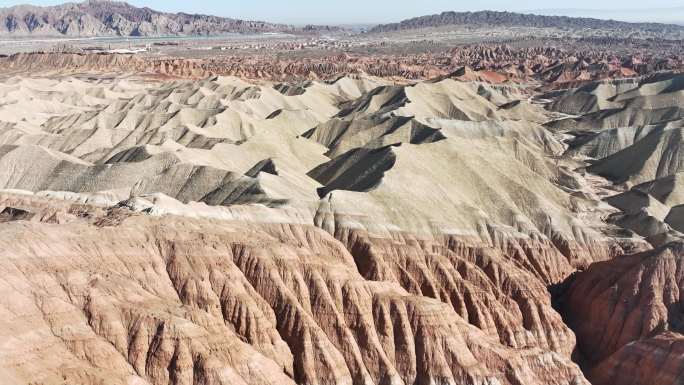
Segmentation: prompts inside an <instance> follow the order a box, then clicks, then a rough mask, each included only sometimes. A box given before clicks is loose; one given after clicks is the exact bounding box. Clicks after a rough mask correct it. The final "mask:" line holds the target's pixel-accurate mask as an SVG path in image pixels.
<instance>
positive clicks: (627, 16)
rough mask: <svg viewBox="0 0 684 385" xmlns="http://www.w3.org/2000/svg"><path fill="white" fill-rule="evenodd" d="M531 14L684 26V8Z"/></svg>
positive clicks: (551, 11)
mask: <svg viewBox="0 0 684 385" xmlns="http://www.w3.org/2000/svg"><path fill="white" fill-rule="evenodd" d="M530 13H534V14H537V15H563V16H570V17H591V18H597V19H613V20H620V21H628V22H633V23H639V22H653V23H669V24H679V25H684V7H673V8H643V9H629V8H628V9H581V8H557V9H555V8H551V9H538V10H533V11H531V12H530Z"/></svg>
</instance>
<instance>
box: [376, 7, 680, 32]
mask: <svg viewBox="0 0 684 385" xmlns="http://www.w3.org/2000/svg"><path fill="white" fill-rule="evenodd" d="M449 25H469V26H493V25H500V26H512V27H515V26H518V27H537V28H592V29H605V30H621V31H624V30H632V29H633V30H642V31H649V32H655V33H672V32H681V31H684V27H682V26H679V25H673V24H658V23H628V22H624V21H615V20H605V19H594V18H586V17H568V16H542V15H533V14H522V13H514V12H497V11H479V12H443V13H441V14H436V15H428V16H420V17H415V18H411V19H407V20H403V21H401V22H398V23H391V24H381V25H378V26H376V27H374V28H373V29H372V30H371V32H392V31H401V30H410V29H418V28H428V27H441V26H449Z"/></svg>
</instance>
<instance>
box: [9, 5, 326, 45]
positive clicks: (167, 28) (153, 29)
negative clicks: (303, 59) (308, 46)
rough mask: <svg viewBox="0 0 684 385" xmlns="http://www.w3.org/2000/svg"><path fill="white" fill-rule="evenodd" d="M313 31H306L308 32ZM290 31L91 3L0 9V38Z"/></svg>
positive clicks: (276, 26)
mask: <svg viewBox="0 0 684 385" xmlns="http://www.w3.org/2000/svg"><path fill="white" fill-rule="evenodd" d="M312 29H315V28H312V27H309V29H308V30H312ZM297 30H298V29H296V28H295V27H292V26H289V25H284V24H271V23H266V22H262V21H245V20H238V19H231V18H224V17H216V16H208V15H190V14H186V13H165V12H158V11H155V10H152V9H150V8H147V7H144V8H138V7H134V6H132V5H129V4H127V3H124V2H114V1H102V0H91V1H86V2H83V3H66V4H62V5H57V6H50V7H37V6H30V5H19V6H15V7H11V8H0V36H12V37H22V36H69V37H92V36H164V35H166V36H168V35H187V36H192V35H212V34H221V33H230V32H241V33H248V32H257V33H258V32H294V31H297Z"/></svg>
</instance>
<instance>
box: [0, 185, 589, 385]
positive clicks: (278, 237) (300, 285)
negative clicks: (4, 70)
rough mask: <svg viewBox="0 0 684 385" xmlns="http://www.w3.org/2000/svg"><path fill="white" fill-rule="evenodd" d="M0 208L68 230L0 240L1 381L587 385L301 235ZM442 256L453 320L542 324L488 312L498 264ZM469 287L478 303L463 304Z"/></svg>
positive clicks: (554, 356) (332, 245)
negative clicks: (56, 220) (49, 217)
mask: <svg viewBox="0 0 684 385" xmlns="http://www.w3.org/2000/svg"><path fill="white" fill-rule="evenodd" d="M2 200H3V203H2V204H3V205H7V206H12V207H15V208H17V209H19V208H21V209H23V210H25V211H27V212H31V211H32V212H34V213H35V214H36V215H37V218H40V217H44V215H43V213H44V212H45V210H46V207H58V208H60V210H61V212H62V213H63V215H64V216H65V217H68V218H70V219H68V221H67V222H69V223H63V224H62V225H59V226H54V225H53V226H50V225H47V224H45V223H42V222H40V221H38V220H33V221H31V222H27V221H12V222H8V223H5V224H3V225H1V226H0V234H1V235H2V237H0V243H1V244H2V248H1V250H2V252H1V255H2V257H1V258H0V270H1V271H2V273H3V274H2V276H3V279H2V281H0V285H2V292H3V293H4V294H5V295H3V299H2V300H1V301H2V305H3V306H2V312H3V317H2V319H3V326H4V327H3V329H2V330H3V339H4V340H5V343H4V348H3V349H2V355H1V356H0V357H1V359H0V368H1V369H0V372H2V373H3V374H6V376H5V380H6V381H7V383H17V384H19V383H24V382H25V381H27V380H28V381H34V382H35V381H38V382H41V383H61V382H62V381H67V382H69V383H83V384H94V383H101V382H103V381H105V382H107V383H121V384H124V383H139V384H148V383H149V384H169V383H172V384H193V383H195V384H235V383H239V384H287V383H294V382H296V383H319V384H350V383H367V384H373V383H375V384H382V383H392V384H404V383H406V384H408V383H435V382H439V383H445V384H446V383H451V384H485V383H487V384H493V383H497V384H522V383H524V384H584V383H586V381H585V380H584V379H583V377H582V374H581V373H580V371H579V369H578V368H577V366H575V365H574V364H573V363H571V362H570V360H569V357H568V355H567V352H566V351H565V350H566V349H559V350H562V352H560V353H555V352H552V351H549V350H546V349H541V348H539V347H535V344H534V343H530V344H526V343H525V340H524V338H527V340H529V341H534V340H535V338H534V337H536V336H533V333H527V335H526V336H521V335H519V334H517V331H514V330H511V331H507V332H509V333H510V335H509V337H510V338H514V339H515V338H517V340H515V341H516V343H517V344H518V345H520V346H517V347H510V346H506V345H507V344H502V343H501V341H500V340H501V338H496V336H495V331H494V330H491V329H489V330H488V328H486V327H483V328H482V329H478V328H477V327H474V326H473V325H471V324H469V323H468V321H467V320H466V319H465V318H464V317H462V316H461V315H459V314H458V313H457V312H456V311H454V309H453V307H452V305H450V304H449V303H445V302H442V301H439V300H437V299H434V298H429V297H430V295H419V294H417V293H411V292H409V291H407V290H405V289H404V288H402V286H401V285H399V284H398V283H396V282H392V281H381V280H373V279H368V278H367V277H364V276H362V275H361V274H359V273H358V271H357V265H356V263H355V260H354V256H352V255H350V254H349V253H348V252H347V251H346V249H345V248H344V246H343V245H342V244H340V243H339V242H338V241H336V240H335V239H334V238H333V237H331V236H330V235H329V234H327V233H326V232H324V231H322V230H319V229H317V228H315V227H313V226H304V225H290V224H272V225H264V224H261V225H260V224H250V223H248V222H242V223H235V222H232V223H231V222H227V221H211V220H206V219H205V220H191V219H182V218H173V217H166V218H164V219H157V218H154V217H150V216H145V215H133V216H131V214H130V211H128V210H126V209H115V210H110V211H107V212H105V211H103V210H102V209H96V208H92V207H89V206H84V205H72V204H68V203H66V202H63V203H59V202H58V203H56V204H55V205H54V206H52V205H50V204H49V203H46V199H45V198H37V197H26V196H16V195H4V196H3V198H2ZM79 218H80V219H79ZM452 253H453V254H451V259H452V260H453V261H457V260H459V259H460V260H461V262H460V267H451V269H452V271H451V272H450V273H448V275H449V276H450V277H451V279H450V281H451V282H453V285H454V286H453V288H456V287H458V286H460V287H463V288H464V289H465V290H464V292H463V295H464V296H465V299H463V300H462V302H464V303H465V304H466V305H467V307H468V310H467V312H468V315H466V316H465V317H468V318H469V319H474V318H478V317H479V318H481V319H482V320H483V321H484V320H486V319H487V318H488V317H491V318H494V319H496V318H497V317H498V318H499V319H501V320H503V318H504V317H511V318H515V314H512V315H506V314H504V312H505V311H512V312H513V313H518V314H519V315H522V316H523V317H524V318H526V319H528V320H531V321H528V322H526V324H525V327H527V328H530V329H532V330H534V328H535V327H536V324H535V321H534V320H536V319H538V318H539V319H543V318H545V317H546V315H547V313H544V312H541V313H540V311H539V309H540V306H541V307H543V306H544V305H543V304H537V305H534V306H532V307H529V304H528V303H527V302H526V299H525V296H524V294H522V293H521V294H519V295H522V297H520V298H519V299H518V300H517V301H518V302H517V304H516V303H515V301H512V300H505V301H504V303H506V304H507V306H508V308H504V307H503V305H501V307H498V306H495V307H489V305H490V304H491V303H495V302H497V300H500V298H498V299H497V296H499V297H505V295H506V294H507V293H506V292H507V291H515V290H519V289H518V288H516V285H522V284H523V283H521V282H519V283H517V284H516V283H511V284H508V283H504V282H506V281H508V280H509V279H510V280H512V281H513V282H516V279H515V278H514V277H509V276H506V275H505V274H503V273H500V272H498V271H497V269H496V268H495V267H494V266H495V265H496V264H495V263H487V266H490V267H489V268H483V267H480V266H478V263H477V262H476V261H475V260H476V259H483V260H484V259H486V258H484V257H481V256H480V257H477V256H476V255H475V254H473V255H468V252H467V251H466V250H462V249H461V250H457V251H454V252H452ZM481 265H482V264H481ZM456 266H458V265H456ZM482 266H484V265H482ZM445 268H446V267H445V266H444V265H442V266H441V267H439V269H445ZM487 272H489V274H487ZM522 275H524V274H522ZM457 276H460V278H459V280H460V281H458V282H457V281H456V277H457ZM468 286H471V287H472V291H469V290H468ZM476 287H482V288H485V289H486V290H489V293H486V294H484V295H483V294H482V293H480V294H479V298H475V297H476V296H478V291H477V290H476ZM540 289H543V288H540ZM451 294H452V301H457V299H456V297H455V293H451ZM528 295H529V294H528ZM465 311H466V310H465V309H463V310H461V313H464V312H465ZM497 313H499V314H498V315H493V316H488V314H497ZM552 318H553V317H552ZM508 321H509V320H507V322H508ZM522 337H524V338H523V339H521V338H522ZM566 337H567V338H572V335H571V334H570V333H568V334H567V336H566ZM539 339H540V340H543V338H539ZM559 344H560V345H563V341H560V343H559ZM28 347H30V348H28Z"/></svg>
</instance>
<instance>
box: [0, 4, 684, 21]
mask: <svg viewBox="0 0 684 385" xmlns="http://www.w3.org/2000/svg"><path fill="white" fill-rule="evenodd" d="M62 2H64V1H59V0H0V6H11V5H16V4H24V3H30V4H34V5H54V4H59V3H62ZM128 2H129V3H131V4H133V5H136V6H148V7H150V8H153V9H156V10H160V11H172V12H179V11H183V12H188V13H205V14H213V15H217V16H228V17H236V18H242V19H259V20H268V21H273V22H286V23H376V22H388V21H398V20H401V19H405V18H408V17H413V16H420V15H426V14H432V13H439V12H442V11H447V10H454V11H471V10H482V9H492V10H507V11H530V10H540V9H563V8H574V9H604V10H605V9H614V10H627V9H630V8H631V9H638V8H644V7H646V6H648V7H649V8H669V7H681V6H682V5H684V4H683V3H684V2H683V1H682V0H649V1H648V2H645V1H638V0H602V1H596V0H573V1H571V2H568V1H560V0H551V1H549V0H484V1H482V0H474V1H454V0H129V1H128ZM603 14H605V13H603ZM602 17H603V16H602ZM606 17H609V16H606Z"/></svg>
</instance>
